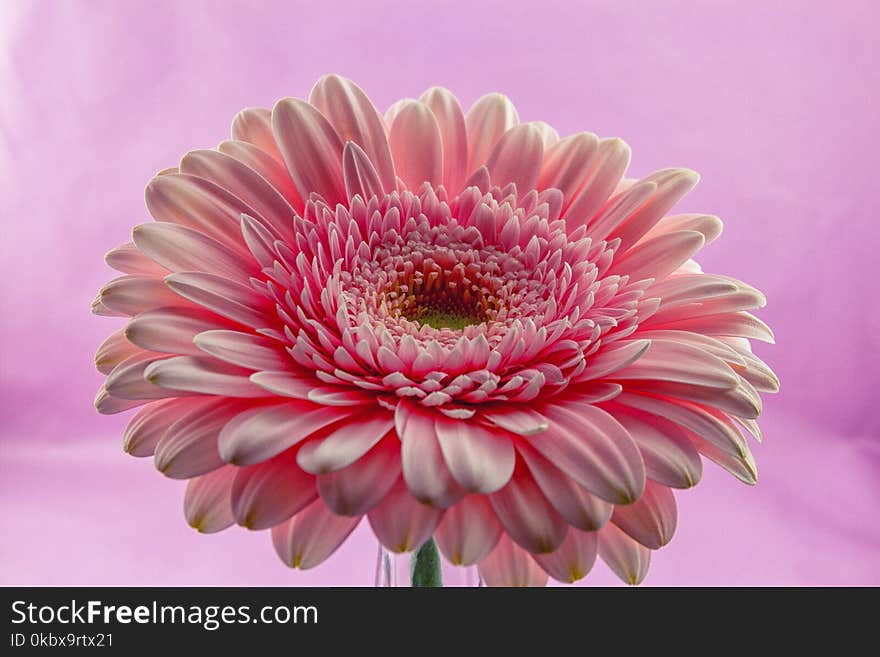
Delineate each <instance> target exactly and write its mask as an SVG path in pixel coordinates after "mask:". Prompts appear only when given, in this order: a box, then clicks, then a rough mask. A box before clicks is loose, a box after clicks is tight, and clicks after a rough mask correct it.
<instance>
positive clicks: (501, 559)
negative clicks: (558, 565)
mask: <svg viewBox="0 0 880 657" xmlns="http://www.w3.org/2000/svg"><path fill="white" fill-rule="evenodd" d="M479 571H480V577H482V578H483V582H485V584H486V586H516V587H523V586H546V584H547V573H545V572H544V571H543V570H542V569H541V567H540V566H538V564H537V563H535V561H534V560H533V559H532V557H531V556H530V555H529V553H528V552H526V551H525V550H523V549H522V548H521V547H519V546H518V545H517V544H516V543H514V542H513V541H512V540H510V538H509V537H507V536H502V537H501V540H499V541H498V544H497V545H496V546H495V549H494V550H492V553H491V554H490V555H489V556H488V557H486V558H485V559H483V560H482V561H481V562H480V563H479Z"/></svg>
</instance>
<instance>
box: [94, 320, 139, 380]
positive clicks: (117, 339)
mask: <svg viewBox="0 0 880 657" xmlns="http://www.w3.org/2000/svg"><path fill="white" fill-rule="evenodd" d="M138 352H140V349H138V348H137V347H136V346H135V345H133V344H132V343H131V342H129V341H128V340H126V338H125V332H124V331H123V330H122V329H120V330H118V331H114V332H113V333H111V334H110V337H108V338H107V339H106V340H104V342H102V343H101V346H100V347H98V350H97V351H96V352H95V368H96V369H97V370H98V371H99V372H100V373H101V374H110V372H111V371H112V370H113V368H114V367H116V366H117V365H119V363H121V362H122V361H124V360H125V359H126V358H128V357H130V356H134V355H135V354H136V353H138Z"/></svg>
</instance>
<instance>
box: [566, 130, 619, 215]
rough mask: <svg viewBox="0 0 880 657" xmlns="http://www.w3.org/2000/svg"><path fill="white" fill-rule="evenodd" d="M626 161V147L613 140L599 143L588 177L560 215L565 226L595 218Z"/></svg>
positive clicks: (615, 184)
mask: <svg viewBox="0 0 880 657" xmlns="http://www.w3.org/2000/svg"><path fill="white" fill-rule="evenodd" d="M629 159H630V150H629V146H628V145H627V144H626V142H624V141H623V140H621V139H616V138H614V139H603V140H602V141H600V142H599V147H598V151H597V153H596V158H595V161H594V162H593V163H592V164H591V167H590V173H589V176H588V178H587V180H586V181H585V182H584V183H583V185H582V186H581V189H580V191H579V192H578V193H577V196H576V197H575V198H574V200H573V201H572V203H571V205H569V207H568V209H567V210H566V211H565V213H564V218H565V221H566V223H567V224H568V225H569V226H572V227H577V226H581V225H583V224H585V223H587V222H588V221H589V220H590V219H592V218H593V217H594V216H595V215H596V213H597V212H598V211H599V209H600V208H601V207H602V206H603V205H604V203H605V201H607V200H608V197H609V196H611V194H612V193H613V192H614V189H615V188H616V187H617V184H618V183H619V182H620V179H621V178H622V177H623V174H624V172H625V171H626V167H627V166H628V165H629Z"/></svg>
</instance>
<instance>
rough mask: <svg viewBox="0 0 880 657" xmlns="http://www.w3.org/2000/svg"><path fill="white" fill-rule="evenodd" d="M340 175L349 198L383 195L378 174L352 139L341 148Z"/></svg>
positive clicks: (367, 198)
mask: <svg viewBox="0 0 880 657" xmlns="http://www.w3.org/2000/svg"><path fill="white" fill-rule="evenodd" d="M342 177H343V179H344V180H345V194H346V196H348V198H349V200H351V199H352V198H354V197H355V196H360V197H361V198H362V199H365V200H367V201H369V200H370V199H371V198H372V197H373V196H379V197H381V196H383V195H384V190H383V189H382V183H381V182H380V181H379V174H378V173H377V172H376V169H375V168H374V167H373V163H372V162H370V159H369V157H367V154H366V153H364V151H363V149H362V148H361V147H360V146H358V145H357V144H355V143H354V142H353V141H347V142H345V147H344V148H343V149H342Z"/></svg>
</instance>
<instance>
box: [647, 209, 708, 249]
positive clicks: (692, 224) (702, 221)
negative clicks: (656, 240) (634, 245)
mask: <svg viewBox="0 0 880 657" xmlns="http://www.w3.org/2000/svg"><path fill="white" fill-rule="evenodd" d="M723 228H724V224H723V223H722V221H721V219H719V218H718V217H716V216H714V215H711V214H674V215H669V216H666V217H663V218H662V219H660V221H658V222H657V223H656V224H654V227H653V228H651V230H649V231H648V232H647V233H645V234H644V235H643V236H642V237H641V238H640V240H639V241H640V242H641V241H647V240H649V239H651V238H652V237H658V236H659V235H665V234H666V233H674V232H676V231H679V230H695V231H697V232H698V233H701V234H702V235H703V237H704V238H705V239H706V244H711V243H712V242H714V241H715V239H716V238H717V237H718V236H719V235H721V231H722V230H723Z"/></svg>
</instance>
